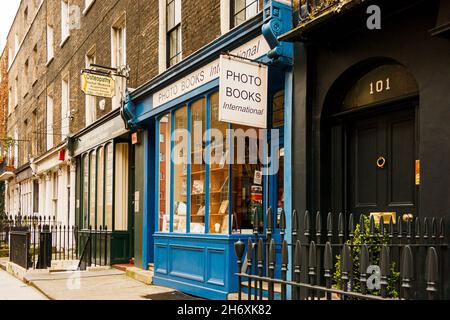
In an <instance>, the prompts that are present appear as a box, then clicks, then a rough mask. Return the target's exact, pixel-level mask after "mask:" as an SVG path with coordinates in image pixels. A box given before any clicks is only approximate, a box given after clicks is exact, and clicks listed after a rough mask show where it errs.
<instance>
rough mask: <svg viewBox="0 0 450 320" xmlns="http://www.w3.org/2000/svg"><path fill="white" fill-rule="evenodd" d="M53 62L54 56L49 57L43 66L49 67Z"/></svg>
mask: <svg viewBox="0 0 450 320" xmlns="http://www.w3.org/2000/svg"><path fill="white" fill-rule="evenodd" d="M53 60H55V57H54V56H53V57H51V58H50V59H49V60H48V61H47V63H46V64H45V66H46V67H48V66H49V65H50V63H52V61H53Z"/></svg>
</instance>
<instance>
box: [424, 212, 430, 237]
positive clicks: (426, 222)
mask: <svg viewBox="0 0 450 320" xmlns="http://www.w3.org/2000/svg"><path fill="white" fill-rule="evenodd" d="M429 236H430V234H429V225H428V219H427V218H426V217H425V219H423V238H424V239H428V237H429Z"/></svg>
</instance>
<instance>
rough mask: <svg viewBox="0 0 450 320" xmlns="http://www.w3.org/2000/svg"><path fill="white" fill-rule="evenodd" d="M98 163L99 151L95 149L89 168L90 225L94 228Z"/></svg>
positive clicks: (91, 155)
mask: <svg viewBox="0 0 450 320" xmlns="http://www.w3.org/2000/svg"><path fill="white" fill-rule="evenodd" d="M96 164H97V153H96V152H95V151H93V152H91V154H90V169H89V196H90V197H89V224H88V225H89V226H90V227H92V228H95V227H96V225H97V224H96V221H95V209H96V199H95V197H96V192H95V185H96V181H95V176H96Z"/></svg>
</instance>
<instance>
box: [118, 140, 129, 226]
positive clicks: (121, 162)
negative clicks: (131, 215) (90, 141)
mask: <svg viewBox="0 0 450 320" xmlns="http://www.w3.org/2000/svg"><path fill="white" fill-rule="evenodd" d="M128 149H129V148H128V143H118V144H116V162H115V172H114V174H115V193H114V194H115V206H114V210H115V223H114V230H116V231H126V230H128Z"/></svg>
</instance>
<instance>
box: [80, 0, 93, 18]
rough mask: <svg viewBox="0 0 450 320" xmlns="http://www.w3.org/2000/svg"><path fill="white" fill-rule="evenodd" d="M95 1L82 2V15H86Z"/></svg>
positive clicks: (86, 0) (85, 0)
mask: <svg viewBox="0 0 450 320" xmlns="http://www.w3.org/2000/svg"><path fill="white" fill-rule="evenodd" d="M94 2H95V0H84V9H83V15H86V14H87V13H88V12H89V9H91V7H92V5H93V4H94Z"/></svg>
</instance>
